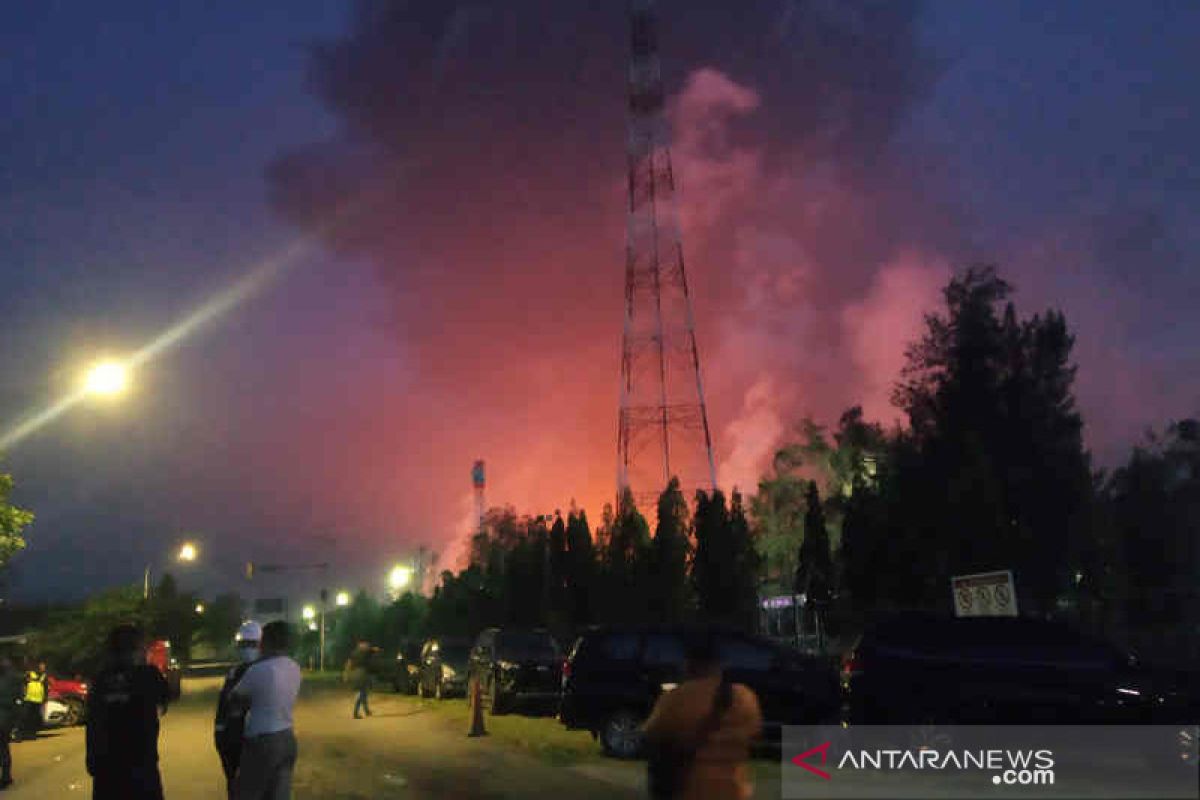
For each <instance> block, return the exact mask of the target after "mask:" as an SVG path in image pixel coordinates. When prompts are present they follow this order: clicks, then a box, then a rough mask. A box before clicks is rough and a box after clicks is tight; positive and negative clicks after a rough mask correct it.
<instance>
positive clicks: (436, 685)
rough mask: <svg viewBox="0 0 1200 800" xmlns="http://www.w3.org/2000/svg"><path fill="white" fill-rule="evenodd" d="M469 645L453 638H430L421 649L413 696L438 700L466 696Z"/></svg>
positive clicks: (469, 654)
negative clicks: (415, 693) (415, 691)
mask: <svg viewBox="0 0 1200 800" xmlns="http://www.w3.org/2000/svg"><path fill="white" fill-rule="evenodd" d="M470 660H471V642H470V640H468V639H458V638H453V637H445V638H434V639H430V640H429V641H427V642H425V644H424V646H423V647H422V648H421V667H420V671H419V672H418V674H417V694H419V695H420V696H421V697H430V696H432V697H435V698H437V699H438V700H442V699H444V698H446V697H452V696H455V695H465V694H466V693H467V671H468V665H469V664H470Z"/></svg>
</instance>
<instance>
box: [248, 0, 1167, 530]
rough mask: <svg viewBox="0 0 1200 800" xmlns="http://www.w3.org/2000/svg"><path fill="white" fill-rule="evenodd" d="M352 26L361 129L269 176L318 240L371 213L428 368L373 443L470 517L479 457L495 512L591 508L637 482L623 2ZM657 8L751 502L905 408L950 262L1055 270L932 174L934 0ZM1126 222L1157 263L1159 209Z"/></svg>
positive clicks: (489, 8) (696, 242) (725, 457)
mask: <svg viewBox="0 0 1200 800" xmlns="http://www.w3.org/2000/svg"><path fill="white" fill-rule="evenodd" d="M355 9H356V10H355V14H354V17H353V22H352V25H351V32H350V33H349V35H348V36H346V37H345V38H342V39H338V40H334V41H326V42H319V43H315V44H313V45H312V47H311V50H310V74H309V80H310V85H311V88H312V91H313V92H314V93H315V94H316V96H318V97H319V98H320V99H321V101H322V102H323V103H324V105H325V106H326V107H327V108H329V109H330V110H331V111H333V112H334V114H335V115H336V117H337V119H338V120H339V121H340V124H341V132H340V135H339V136H338V137H337V138H336V139H334V140H330V141H322V142H314V143H313V144H312V146H311V147H309V148H306V149H304V150H302V151H299V152H293V153H289V154H286V155H284V156H283V157H281V158H280V159H279V160H278V161H277V162H276V163H275V164H274V165H273V166H272V167H271V169H270V171H269V175H268V178H269V184H270V188H271V194H272V197H273V199H274V201H275V204H276V206H277V208H278V209H279V210H280V211H281V212H282V213H283V214H284V215H286V216H287V217H289V218H290V219H292V220H294V221H296V222H297V223H298V224H300V225H304V226H309V227H313V226H315V225H318V224H321V223H323V222H325V221H327V220H328V219H330V218H331V217H332V216H334V215H335V214H337V213H339V211H343V210H344V209H346V208H353V209H354V212H353V213H352V214H349V215H348V218H347V221H346V222H345V224H342V225H340V226H339V227H338V229H337V232H336V235H335V236H334V237H333V239H332V241H331V244H332V245H334V246H335V247H336V248H338V249H339V250H341V251H342V252H345V253H348V254H352V255H353V256H356V257H363V258H365V259H367V260H369V261H370V262H372V263H373V264H374V265H375V266H376V268H377V269H378V270H379V272H380V274H381V275H382V276H383V277H384V280H385V281H386V285H387V286H388V287H389V288H390V291H391V292H392V293H393V295H394V297H393V302H394V304H395V306H396V313H395V317H396V320H397V326H398V328H397V330H398V335H402V336H403V337H404V340H405V342H406V345H408V346H409V347H410V348H411V351H412V354H413V358H414V362H413V367H412V368H413V370H414V374H415V376H416V379H415V380H414V381H413V386H414V388H413V390H412V391H411V392H410V394H409V395H408V396H407V397H406V400H405V403H404V407H403V408H397V409H395V410H394V415H393V417H392V418H390V419H388V420H387V421H386V422H385V423H383V427H384V428H386V429H387V430H388V433H387V434H386V435H383V436H375V437H373V438H372V441H373V442H374V443H375V444H374V445H373V446H374V447H376V448H378V449H379V450H381V451H383V450H386V449H387V448H388V447H393V448H397V449H405V450H407V451H409V452H412V453H413V455H414V458H413V459H411V460H412V461H414V462H419V463H414V464H407V465H403V464H402V465H400V466H399V467H397V469H398V471H399V472H400V473H401V474H400V476H399V478H398V480H400V481H401V482H403V480H406V479H407V478H408V477H412V476H415V475H417V474H418V473H419V474H420V477H419V479H417V478H414V480H420V482H421V483H422V485H424V486H428V487H431V488H430V491H431V492H433V496H434V497H435V498H436V500H434V501H432V502H433V503H434V504H435V505H437V506H440V507H450V508H453V509H455V512H454V513H460V512H465V511H466V509H467V508H469V504H466V501H465V499H464V498H463V497H462V491H461V490H460V488H459V487H464V486H466V482H465V481H466V474H467V469H468V467H469V465H470V463H471V461H472V460H473V459H474V458H476V457H478V456H484V457H487V458H489V459H492V460H493V461H494V462H495V463H497V465H498V466H497V470H496V473H495V474H497V476H498V478H497V481H496V482H495V484H494V485H495V487H496V488H495V491H494V494H493V496H492V499H494V500H496V501H511V502H514V503H516V504H517V505H518V506H520V507H523V508H528V509H530V510H532V511H535V512H536V511H541V510H549V508H550V506H553V505H559V506H561V505H564V504H565V503H566V502H567V500H568V499H569V498H570V497H571V496H575V497H576V498H577V499H579V500H580V502H582V503H584V504H585V505H588V506H590V507H591V508H593V509H594V508H595V506H596V505H597V504H598V503H599V502H602V501H603V500H605V499H607V497H608V496H609V495H610V493H611V491H612V487H613V479H614V477H615V466H614V462H615V442H614V434H615V418H616V377H617V372H618V367H617V348H618V343H619V336H620V315H621V296H622V295H621V280H622V242H623V216H622V214H623V196H622V191H623V180H624V167H625V164H624V152H623V137H624V92H625V85H624V80H625V65H626V53H625V47H626V31H625V25H626V21H625V18H624V14H623V4H619V3H617V4H614V3H610V2H582V1H581V0H580V1H577V2H561V1H559V2H554V1H552V0H514V1H510V2H475V3H465V2H464V3H454V2H445V1H444V0H439V1H438V2H401V1H400V0H395V1H394V2H384V1H383V0H373V1H371V2H366V1H364V2H360V3H358V4H357V5H356V6H355ZM660 11H661V17H662V20H663V22H662V36H661V46H662V52H663V59H664V73H665V78H666V83H667V90H668V93H669V96H670V100H669V117H670V120H671V122H672V124H673V128H674V136H675V159H676V166H677V168H678V175H679V183H680V186H681V195H682V214H683V219H684V223H685V226H684V227H685V245H684V246H685V250H686V251H687V253H688V260H689V274H690V276H691V278H692V282H693V288H694V294H695V296H696V298H697V300H696V303H697V315H698V321H699V338H700V345H701V350H702V357H703V358H704V361H705V364H706V372H707V376H706V377H707V378H708V384H709V387H710V390H711V392H710V397H709V401H710V412H711V418H712V419H713V423H714V428H715V432H716V436H717V449H718V453H717V455H718V460H719V461H720V462H721V464H722V469H721V475H722V480H723V482H725V483H727V484H732V483H739V484H741V485H742V486H747V485H748V484H752V483H753V481H754V477H755V475H756V474H757V471H758V469H759V468H760V467H761V466H762V465H763V462H764V459H765V458H766V457H767V456H768V455H769V453H770V450H771V448H772V447H773V446H774V444H775V442H776V441H777V440H778V438H779V436H781V435H783V434H784V433H785V432H786V431H787V429H788V428H789V427H790V426H791V425H792V424H793V423H794V421H795V420H796V419H797V417H798V416H799V415H800V414H801V413H805V412H808V413H815V414H817V415H818V416H819V417H821V418H823V419H826V420H828V419H834V418H836V414H837V413H838V412H839V411H840V410H841V409H842V408H844V407H845V406H847V405H849V404H851V403H855V402H863V403H865V404H866V406H867V410H868V412H870V413H872V414H873V415H875V416H880V417H884V418H888V417H889V415H891V414H893V413H894V412H893V411H892V410H890V409H889V408H888V405H887V402H886V398H887V396H888V393H889V384H890V381H891V380H892V379H893V378H894V377H895V374H896V371H897V370H898V367H899V365H900V363H901V359H902V356H903V350H904V344H905V341H906V340H907V339H908V338H911V337H912V336H914V335H915V334H916V332H917V330H918V328H919V324H920V318H921V313H922V312H923V311H925V310H928V309H930V308H931V307H933V305H934V304H936V302H937V300H938V292H937V290H938V288H939V286H940V284H941V283H942V282H944V280H945V279H946V277H947V276H948V275H949V274H950V270H951V267H952V266H960V265H962V264H963V263H964V262H966V261H968V260H971V259H974V258H977V257H986V258H995V259H1001V260H1002V259H1003V258H1004V257H1009V256H1011V257H1012V258H1014V259H1019V258H1027V257H1028V258H1029V260H1030V263H1035V264H1036V263H1040V262H1039V260H1038V258H1035V257H1033V256H1031V255H1030V252H1029V250H1028V249H1027V248H1025V247H1023V246H1019V245H1014V244H1013V243H1010V242H1006V243H1005V245H1006V246H1005V247H996V248H993V249H990V250H988V249H983V248H980V247H979V246H978V245H977V244H976V243H975V239H974V237H975V233H976V232H978V231H979V230H980V229H981V226H986V225H987V224H991V225H993V226H994V225H995V224H996V223H995V222H994V221H990V220H980V219H977V218H972V217H971V216H970V215H969V214H970V211H969V204H964V203H962V202H960V201H961V198H960V197H959V196H958V194H957V193H956V192H955V191H954V190H953V189H949V188H948V187H947V181H945V180H934V179H933V177H935V176H937V175H938V174H939V171H940V170H942V167H943V165H942V162H941V160H940V156H939V153H938V149H937V147H936V146H935V145H933V144H930V143H926V142H924V141H923V140H922V139H921V137H920V136H913V135H912V130H911V128H912V126H911V125H910V122H911V119H912V117H913V115H914V112H915V111H916V110H918V109H920V108H921V107H922V104H923V102H924V101H925V100H926V99H927V98H928V97H929V96H930V94H931V92H933V91H934V90H935V89H936V87H937V86H938V81H939V79H940V78H941V76H942V75H944V74H945V73H946V71H947V70H948V69H950V67H951V65H950V64H949V63H948V62H947V61H946V60H945V59H942V58H940V57H939V56H938V54H936V53H932V52H930V51H929V50H928V49H927V48H926V47H924V46H923V45H922V38H921V33H920V22H921V19H922V6H921V4H919V3H918V2H915V1H911V2H903V1H902V0H896V1H894V2H869V1H868V0H864V1H863V2H839V1H837V0H810V1H809V2H801V1H800V0H758V1H757V2H743V3H737V4H732V3H729V4H715V3H714V4H708V3H694V2H682V0H670V1H668V2H663V3H661V4H660ZM942 171H944V170H942ZM1110 231H1111V235H1113V236H1115V237H1118V241H1117V245H1116V246H1128V247H1138V246H1140V244H1139V243H1140V242H1144V241H1145V240H1146V239H1147V238H1148V237H1153V236H1154V235H1155V229H1154V219H1153V217H1152V216H1150V217H1146V218H1145V219H1143V220H1142V221H1141V222H1140V223H1132V224H1131V225H1129V226H1127V227H1126V229H1124V230H1121V229H1117V228H1110ZM983 238H984V240H985V241H986V240H988V237H983ZM1002 266H1003V265H1002ZM1014 277H1015V280H1016V282H1017V284H1018V286H1020V285H1021V284H1022V275H1020V274H1018V275H1016V276H1014ZM1035 283H1036V282H1035ZM1037 288H1038V290H1039V292H1040V296H1043V297H1049V298H1054V297H1056V296H1057V295H1056V294H1055V290H1056V289H1058V288H1062V287H1061V285H1056V284H1054V283H1053V282H1042V283H1041V284H1039V285H1038V286H1037ZM1068 311H1069V312H1070V309H1068ZM1120 402H1122V403H1126V402H1128V400H1127V399H1124V400H1121V401H1120ZM380 458H381V459H382V458H383V457H382V456H380Z"/></svg>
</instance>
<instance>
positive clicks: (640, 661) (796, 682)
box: [559, 627, 840, 758]
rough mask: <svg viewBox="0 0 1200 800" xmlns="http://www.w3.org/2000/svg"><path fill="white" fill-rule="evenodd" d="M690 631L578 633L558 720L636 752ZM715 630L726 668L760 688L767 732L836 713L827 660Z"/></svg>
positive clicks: (614, 747) (678, 677)
mask: <svg viewBox="0 0 1200 800" xmlns="http://www.w3.org/2000/svg"><path fill="white" fill-rule="evenodd" d="M688 633H689V630H688V629H687V628H682V627H660V628H622V627H605V628H597V629H594V630H591V631H589V632H587V633H585V634H583V635H582V636H581V637H579V639H578V640H577V641H576V642H575V646H574V648H573V649H572V651H571V656H570V658H569V659H568V660H567V663H566V664H565V665H564V667H563V691H562V700H561V703H560V706H559V720H560V721H561V722H562V723H563V724H564V725H566V726H567V727H568V728H579V729H584V730H589V731H591V732H592V734H593V735H595V736H596V737H597V738H599V740H600V743H601V745H602V746H603V748H604V752H605V753H607V754H609V755H613V756H617V757H621V758H631V757H633V756H635V755H637V753H638V752H639V751H640V750H641V734H640V730H641V726H642V723H643V722H645V720H646V717H647V716H649V714H650V709H651V708H653V707H654V703H655V701H656V700H657V699H658V696H659V695H660V694H662V693H663V692H664V691H667V690H669V689H671V688H674V686H675V685H677V684H678V683H679V682H680V681H682V680H683V666H684V665H683V661H684V655H683V654H684V639H685V637H686V636H687V635H688ZM716 636H717V637H718V647H719V650H720V654H721V662H722V666H723V667H724V670H725V674H726V675H727V676H728V677H729V678H730V679H731V680H733V681H734V682H736V683H742V684H745V685H746V686H748V687H750V688H751V689H753V690H754V692H755V694H757V695H758V699H759V704H760V705H761V707H762V711H763V717H764V727H765V728H766V730H765V731H764V734H765V735H766V736H767V737H774V736H775V735H777V733H778V729H779V726H781V725H791V724H806V723H819V722H833V721H836V720H837V717H838V711H839V707H840V699H839V693H838V684H837V670H836V669H835V668H834V665H833V664H831V663H830V662H829V661H827V660H824V659H818V658H812V657H806V656H803V655H801V654H800V653H798V652H796V651H794V650H791V649H789V648H786V647H783V646H780V645H777V644H775V643H773V642H771V641H768V640H766V639H763V638H760V637H757V636H752V635H750V634H744V633H738V632H732V631H729V632H719V633H717V634H716Z"/></svg>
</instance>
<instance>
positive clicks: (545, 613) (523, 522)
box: [428, 481, 758, 636]
mask: <svg viewBox="0 0 1200 800" xmlns="http://www.w3.org/2000/svg"><path fill="white" fill-rule="evenodd" d="M656 511H657V513H656V515H655V525H654V529H653V531H651V527H650V524H649V522H648V521H647V520H646V518H645V517H644V516H643V515H642V514H641V512H640V511H639V510H638V509H637V507H636V505H635V504H634V502H633V500H632V497H631V496H628V495H627V496H626V497H625V498H624V501H623V502H622V503H620V506H619V509H618V510H616V511H614V509H613V508H612V507H611V506H609V507H606V508H605V511H604V515H603V521H602V523H601V525H600V526H599V527H598V528H597V529H596V530H594V531H593V530H592V529H591V526H590V524H589V521H588V517H587V514H586V513H585V512H584V511H582V510H572V511H571V512H569V513H568V515H567V517H566V518H565V519H564V518H563V517H562V516H561V515H556V516H555V517H554V518H553V520H550V519H546V518H545V517H523V518H522V517H518V515H517V513H516V511H515V510H514V509H511V508H508V509H494V510H492V511H490V512H489V513H488V514H487V515H486V517H485V519H484V524H483V526H482V528H481V530H480V531H479V532H478V533H477V534H476V535H475V536H474V538H473V539H472V547H471V555H470V566H469V567H468V568H467V569H465V570H463V571H462V572H460V573H458V574H453V573H451V572H445V573H443V574H442V580H441V584H440V585H439V586H438V587H437V589H435V591H434V595H433V597H432V599H431V601H430V608H429V620H428V623H429V627H430V628H431V629H433V630H437V631H439V632H442V633H457V634H464V635H469V634H473V633H475V632H476V631H478V629H480V628H482V627H486V626H489V625H518V626H542V627H548V628H550V629H552V630H554V631H556V632H558V633H559V634H560V635H564V636H565V635H566V634H568V633H569V632H571V631H574V630H577V629H579V628H581V627H583V626H586V625H590V624H595V623H606V622H647V621H663V622H681V621H686V620H689V619H693V618H703V619H706V620H711V621H717V622H722V623H725V624H729V625H738V626H742V627H747V628H751V627H753V626H754V624H755V615H756V608H757V602H756V601H757V575H758V556H757V553H756V551H755V549H754V543H753V538H752V536H751V532H750V523H749V521H748V519H747V516H746V511H745V508H744V506H743V503H742V498H741V496H740V495H739V494H737V493H736V492H735V493H734V495H733V497H732V501H731V502H727V501H726V499H725V496H724V495H723V494H722V493H721V492H719V491H717V492H713V493H711V494H709V493H705V492H700V493H698V494H697V495H696V498H695V506H694V511H693V510H692V509H691V508H689V504H688V502H687V500H686V498H685V497H684V496H683V493H682V492H681V491H680V488H679V483H678V481H672V482H671V484H670V485H669V486H668V487H667V489H666V490H665V491H664V492H663V493H662V495H661V496H660V497H659V500H658V503H657V508H656Z"/></svg>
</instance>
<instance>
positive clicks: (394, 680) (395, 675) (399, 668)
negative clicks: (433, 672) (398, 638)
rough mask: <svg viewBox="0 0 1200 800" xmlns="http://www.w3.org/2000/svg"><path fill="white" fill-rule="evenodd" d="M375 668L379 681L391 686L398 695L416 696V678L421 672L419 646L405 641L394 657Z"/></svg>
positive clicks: (416, 643) (414, 642) (383, 660)
mask: <svg viewBox="0 0 1200 800" xmlns="http://www.w3.org/2000/svg"><path fill="white" fill-rule="evenodd" d="M381 661H382V662H386V663H380V664H378V665H377V666H376V669H377V670H378V672H377V675H378V677H379V679H380V680H382V681H384V682H385V683H388V684H390V685H391V687H392V690H393V691H395V692H398V693H400V694H416V693H417V678H418V676H419V674H420V670H421V644H420V642H416V641H407V642H404V643H403V644H401V645H400V649H398V650H397V651H396V657H395V658H392V659H386V658H385V659H382V660H381Z"/></svg>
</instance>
